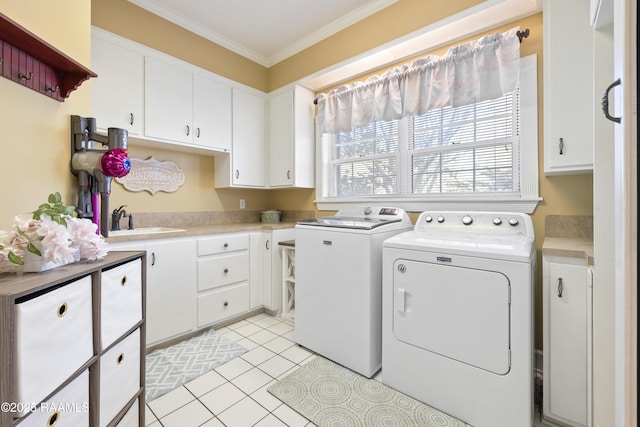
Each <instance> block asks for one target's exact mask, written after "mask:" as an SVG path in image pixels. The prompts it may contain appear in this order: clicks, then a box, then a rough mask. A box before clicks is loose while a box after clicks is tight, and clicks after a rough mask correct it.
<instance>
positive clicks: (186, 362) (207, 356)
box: [145, 328, 247, 402]
mask: <svg viewBox="0 0 640 427" xmlns="http://www.w3.org/2000/svg"><path fill="white" fill-rule="evenodd" d="M246 351H247V349H246V348H244V347H242V346H241V345H239V344H238V343H236V342H234V341H231V340H229V339H227V338H225V337H223V336H222V335H218V334H216V333H215V331H214V330H213V328H209V329H207V330H205V331H204V332H202V333H200V334H198V335H196V336H194V337H192V338H189V339H188V340H185V341H182V342H179V343H178V344H174V345H172V346H170V347H166V348H162V349H159V350H154V351H152V352H151V353H149V354H147V357H146V385H145V390H146V392H145V398H146V400H147V402H150V401H152V400H154V399H156V398H158V397H160V396H162V395H163V394H165V393H168V392H170V391H171V390H175V389H176V388H178V387H180V386H181V385H183V384H184V383H186V382H189V381H191V380H192V379H195V378H197V377H199V376H200V375H202V374H204V373H206V372H208V371H210V370H212V369H214V368H216V367H218V366H220V365H222V364H223V363H225V362H227V361H229V360H231V359H233V358H235V357H237V356H240V355H241V354H243V353H245V352H246Z"/></svg>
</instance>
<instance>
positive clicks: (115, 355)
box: [100, 329, 140, 427]
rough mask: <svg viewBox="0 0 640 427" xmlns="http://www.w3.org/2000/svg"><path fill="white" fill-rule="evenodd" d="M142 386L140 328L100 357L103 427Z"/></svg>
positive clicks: (101, 424)
mask: <svg viewBox="0 0 640 427" xmlns="http://www.w3.org/2000/svg"><path fill="white" fill-rule="evenodd" d="M139 389H140V329H136V330H135V331H133V332H132V333H131V334H130V335H129V336H128V337H126V338H125V339H123V340H122V341H120V342H119V343H117V344H116V345H115V346H113V347H112V348H111V349H110V350H109V351H107V352H106V353H104V354H103V355H102V356H101V357H100V427H104V426H106V425H107V424H109V423H110V422H111V421H112V420H113V418H114V417H115V416H116V415H118V412H120V410H121V409H122V408H123V407H124V406H125V405H126V404H127V403H128V402H129V400H131V398H132V397H133V396H134V395H135V394H136V393H137V392H138V390H139Z"/></svg>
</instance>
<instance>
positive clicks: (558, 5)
mask: <svg viewBox="0 0 640 427" xmlns="http://www.w3.org/2000/svg"><path fill="white" fill-rule="evenodd" d="M589 22H590V20H589V2H585V1H584V0H563V1H552V0H545V1H544V40H545V43H544V171H545V174H548V175H550V174H562V173H580V172H590V171H593V140H594V138H593V115H594V94H593V83H594V74H593V73H594V72H593V69H594V62H593V58H594V56H593V55H594V53H593V50H594V49H593V43H594V41H593V40H594V34H593V29H592V28H591V26H590V25H589Z"/></svg>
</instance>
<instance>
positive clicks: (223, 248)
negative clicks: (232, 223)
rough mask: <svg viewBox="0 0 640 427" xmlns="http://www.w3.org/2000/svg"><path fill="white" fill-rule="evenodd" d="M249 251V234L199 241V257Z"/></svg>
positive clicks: (208, 238)
mask: <svg viewBox="0 0 640 427" xmlns="http://www.w3.org/2000/svg"><path fill="white" fill-rule="evenodd" d="M245 249H249V235H248V234H246V233H245V234H223V235H220V236H216V237H206V238H202V239H198V256H202V255H214V254H222V253H225V252H233V251H241V250H245Z"/></svg>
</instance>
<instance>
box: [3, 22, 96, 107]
mask: <svg viewBox="0 0 640 427" xmlns="http://www.w3.org/2000/svg"><path fill="white" fill-rule="evenodd" d="M0 74H1V75H2V76H3V77H6V78H7V79H9V80H12V81H14V82H16V83H18V84H21V85H23V86H26V87H28V88H30V89H33V90H35V91H37V92H40V93H41V94H43V95H46V96H48V97H50V98H53V99H55V100H57V101H61V102H63V101H64V100H65V99H66V98H68V97H69V94H70V93H71V92H72V91H74V90H75V89H77V88H78V87H79V86H80V84H82V82H84V81H85V80H88V79H89V78H91V77H98V75H97V74H96V73H94V72H93V71H91V70H90V69H88V68H86V67H85V66H83V65H82V64H80V63H78V62H76V61H75V60H73V59H72V58H70V57H69V56H67V55H65V54H64V53H62V52H61V51H59V50H58V49H56V48H55V47H53V46H51V45H50V44H49V43H47V42H45V41H44V40H42V39H41V38H39V37H38V36H36V35H35V34H33V33H31V32H30V31H29V30H27V29H26V28H24V27H22V26H20V25H19V24H17V23H16V22H14V21H12V20H11V19H9V18H8V17H7V16H6V15H3V14H2V13H0Z"/></svg>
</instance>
